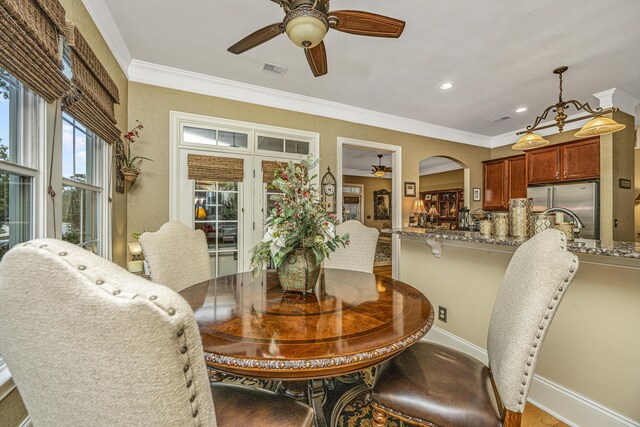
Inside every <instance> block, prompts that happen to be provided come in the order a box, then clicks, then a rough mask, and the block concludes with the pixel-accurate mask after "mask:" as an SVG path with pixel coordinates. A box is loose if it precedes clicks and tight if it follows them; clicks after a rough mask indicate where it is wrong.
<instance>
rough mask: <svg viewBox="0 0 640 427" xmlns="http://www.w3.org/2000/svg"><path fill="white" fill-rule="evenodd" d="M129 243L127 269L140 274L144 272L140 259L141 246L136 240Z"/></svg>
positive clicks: (142, 262)
mask: <svg viewBox="0 0 640 427" xmlns="http://www.w3.org/2000/svg"><path fill="white" fill-rule="evenodd" d="M128 245H129V253H130V254H131V261H129V262H128V263H127V270H129V272H130V273H133V274H142V273H143V272H144V261H143V260H142V246H140V243H138V242H131V243H129V244H128Z"/></svg>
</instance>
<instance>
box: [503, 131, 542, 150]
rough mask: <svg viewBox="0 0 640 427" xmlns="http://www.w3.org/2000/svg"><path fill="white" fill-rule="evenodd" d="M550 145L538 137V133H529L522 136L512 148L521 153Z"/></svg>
mask: <svg viewBox="0 0 640 427" xmlns="http://www.w3.org/2000/svg"><path fill="white" fill-rule="evenodd" d="M545 145H549V141H547V140H546V139H544V138H543V137H541V136H540V135H538V134H537V133H527V134H525V135H523V136H522V138H520V139H519V140H518V142H516V143H515V145H513V146H512V147H511V148H513V149H514V150H519V151H526V150H531V149H532V148H538V147H544V146H545Z"/></svg>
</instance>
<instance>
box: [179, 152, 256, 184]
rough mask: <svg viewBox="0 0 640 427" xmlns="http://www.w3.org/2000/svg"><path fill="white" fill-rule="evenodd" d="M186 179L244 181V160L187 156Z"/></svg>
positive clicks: (195, 155)
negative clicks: (187, 170) (187, 169)
mask: <svg viewBox="0 0 640 427" xmlns="http://www.w3.org/2000/svg"><path fill="white" fill-rule="evenodd" d="M187 166H188V168H189V172H188V178H189V179H197V180H202V181H225V182H229V181H235V182H240V181H242V180H243V179H244V160H243V159H232V158H229V157H214V156H199V155H197V154H189V155H188V156H187Z"/></svg>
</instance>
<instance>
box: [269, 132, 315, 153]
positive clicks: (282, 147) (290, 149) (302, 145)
mask: <svg viewBox="0 0 640 427" xmlns="http://www.w3.org/2000/svg"><path fill="white" fill-rule="evenodd" d="M309 146H310V143H309V141H296V140H294V139H287V138H279V137H272V136H263V135H259V136H258V150H264V151H276V152H280V153H291V154H309Z"/></svg>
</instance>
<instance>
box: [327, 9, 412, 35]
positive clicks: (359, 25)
mask: <svg viewBox="0 0 640 427" xmlns="http://www.w3.org/2000/svg"><path fill="white" fill-rule="evenodd" d="M329 24H330V25H331V28H333V29H336V30H338V31H342V32H343V33H349V34H357V35H359V36H371V37H391V38H398V37H400V35H401V34H402V31H403V30H404V26H405V22H404V21H401V20H399V19H395V18H390V17H388V16H383V15H377V14H375V13H370V12H362V11H359V10H339V11H335V12H331V13H329Z"/></svg>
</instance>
